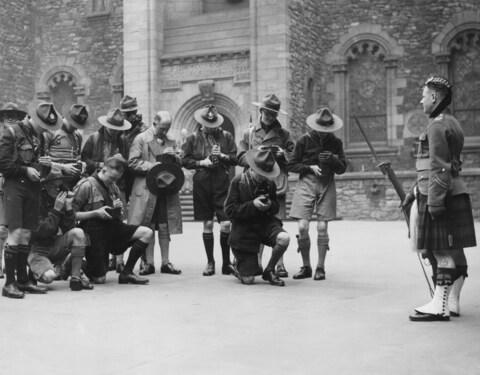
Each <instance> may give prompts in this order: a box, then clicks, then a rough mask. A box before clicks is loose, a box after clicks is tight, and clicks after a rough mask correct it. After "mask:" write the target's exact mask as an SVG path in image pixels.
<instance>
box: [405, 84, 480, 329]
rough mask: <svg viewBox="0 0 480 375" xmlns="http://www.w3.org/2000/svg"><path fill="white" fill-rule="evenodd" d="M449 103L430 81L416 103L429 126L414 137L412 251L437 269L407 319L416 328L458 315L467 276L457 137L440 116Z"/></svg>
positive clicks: (471, 231) (469, 242)
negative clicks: (426, 298) (423, 299)
mask: <svg viewBox="0 0 480 375" xmlns="http://www.w3.org/2000/svg"><path fill="white" fill-rule="evenodd" d="M451 100H452V86H451V85H450V82H448V80H446V79H445V78H442V77H439V76H434V77H431V78H429V79H428V80H427V81H426V82H425V85H424V87H423V93H422V100H421V102H420V103H421V104H422V106H423V111H424V112H425V113H426V114H427V115H428V116H429V117H430V119H431V122H430V124H429V125H428V127H427V129H426V131H425V132H424V133H423V134H421V136H420V143H419V149H418V154H417V162H416V169H417V183H416V186H415V188H414V191H415V193H416V194H415V198H416V206H417V208H418V217H417V226H416V229H417V230H416V233H417V249H419V251H422V252H425V251H426V252H431V253H433V256H434V257H435V259H436V263H437V267H436V272H435V274H434V275H433V279H434V282H435V291H434V295H433V299H432V300H431V301H430V302H429V303H427V304H426V305H424V306H421V307H417V308H416V309H415V313H414V314H413V315H411V316H410V320H412V321H417V322H418V321H434V320H449V319H450V315H452V316H459V315H460V307H459V299H460V291H461V289H462V286H463V282H464V280H465V277H466V276H467V260H466V258H465V253H464V250H463V249H464V248H465V247H474V246H476V238H475V228H474V223H473V215H472V207H471V204H470V197H469V195H468V193H467V189H466V186H465V183H464V181H463V179H462V178H461V177H460V171H461V164H462V162H461V157H460V155H461V152H462V149H463V142H464V136H463V131H462V128H461V127H460V124H459V123H458V121H457V120H456V119H455V118H454V117H453V116H451V115H448V114H446V113H444V111H445V109H446V108H447V107H448V105H449V104H450V102H451ZM410 197H411V195H410ZM415 209H416V208H415V207H412V211H413V214H415V213H417V212H416V211H414V210H415Z"/></svg>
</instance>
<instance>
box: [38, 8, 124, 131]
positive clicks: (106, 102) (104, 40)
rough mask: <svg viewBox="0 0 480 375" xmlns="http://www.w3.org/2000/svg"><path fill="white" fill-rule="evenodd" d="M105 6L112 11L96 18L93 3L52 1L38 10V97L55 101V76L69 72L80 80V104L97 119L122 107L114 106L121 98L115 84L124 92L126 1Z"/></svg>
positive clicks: (76, 86) (76, 85) (77, 82)
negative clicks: (51, 96) (123, 6)
mask: <svg viewBox="0 0 480 375" xmlns="http://www.w3.org/2000/svg"><path fill="white" fill-rule="evenodd" d="M105 4H106V9H104V10H101V11H98V12H95V11H94V10H93V9H92V8H91V6H92V2H91V1H85V2H84V1H81V2H79V1H74V0H63V1H60V0H46V1H42V2H41V6H38V7H37V8H35V9H33V10H32V11H33V12H34V14H35V25H36V27H35V30H36V31H35V35H36V37H35V44H34V48H35V81H36V87H35V89H36V91H37V97H39V98H42V99H49V97H48V95H49V91H51V85H52V84H53V83H52V82H55V80H54V81H52V80H51V79H52V76H54V75H55V74H56V73H58V72H62V71H66V72H68V73H69V74H71V75H72V77H73V80H74V82H73V89H74V95H75V99H76V100H77V101H78V102H83V103H85V104H87V105H88V106H89V107H90V110H91V115H92V117H94V118H96V117H98V116H100V115H103V114H105V113H106V112H107V111H108V110H109V109H110V108H111V107H112V106H113V105H114V104H118V103H114V102H115V101H117V102H118V99H119V97H120V95H116V96H114V94H113V88H112V84H113V83H116V84H118V85H120V88H118V87H117V89H119V90H121V85H122V83H123V72H122V56H123V32H122V30H123V10H122V0H109V1H106V2H105ZM61 79H62V78H60V80H61ZM50 94H51V93H50ZM50 99H51V98H50ZM97 126H98V125H97Z"/></svg>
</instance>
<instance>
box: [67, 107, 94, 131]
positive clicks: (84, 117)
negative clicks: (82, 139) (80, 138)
mask: <svg viewBox="0 0 480 375" xmlns="http://www.w3.org/2000/svg"><path fill="white" fill-rule="evenodd" d="M65 119H66V120H67V121H68V123H69V124H72V125H73V126H75V127H76V128H77V129H84V128H86V127H87V126H88V125H90V121H89V118H88V108H87V107H86V106H84V105H83V104H74V105H72V106H71V107H70V109H69V110H68V112H67V113H66V114H65Z"/></svg>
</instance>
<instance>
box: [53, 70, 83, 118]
mask: <svg viewBox="0 0 480 375" xmlns="http://www.w3.org/2000/svg"><path fill="white" fill-rule="evenodd" d="M48 86H49V89H50V97H51V100H52V102H53V105H54V106H55V108H56V109H57V110H58V111H60V113H61V114H65V113H66V112H67V111H68V110H69V108H70V107H71V106H72V104H74V103H77V95H76V94H75V89H74V87H75V78H74V77H73V76H72V75H71V74H69V73H68V72H58V73H57V74H55V75H53V76H52V77H51V78H50V80H49V81H48Z"/></svg>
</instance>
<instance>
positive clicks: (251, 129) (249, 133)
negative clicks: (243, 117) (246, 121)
mask: <svg viewBox="0 0 480 375" xmlns="http://www.w3.org/2000/svg"><path fill="white" fill-rule="evenodd" d="M252 142H253V126H250V127H249V128H248V148H249V149H252V148H253V143H252Z"/></svg>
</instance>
